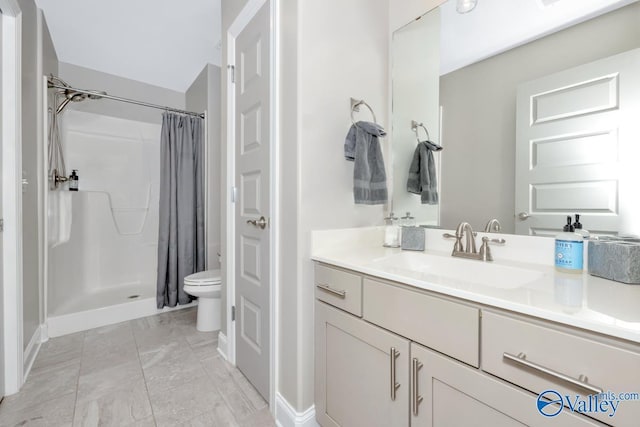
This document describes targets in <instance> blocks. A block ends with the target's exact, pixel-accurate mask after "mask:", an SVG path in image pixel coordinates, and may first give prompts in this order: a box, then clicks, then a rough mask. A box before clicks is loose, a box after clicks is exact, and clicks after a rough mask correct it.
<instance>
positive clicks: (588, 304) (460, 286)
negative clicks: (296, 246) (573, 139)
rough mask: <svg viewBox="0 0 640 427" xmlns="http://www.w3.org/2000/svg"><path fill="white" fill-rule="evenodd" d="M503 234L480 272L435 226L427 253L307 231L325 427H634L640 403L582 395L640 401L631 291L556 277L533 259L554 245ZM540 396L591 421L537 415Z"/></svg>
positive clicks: (552, 408) (585, 278)
mask: <svg viewBox="0 0 640 427" xmlns="http://www.w3.org/2000/svg"><path fill="white" fill-rule="evenodd" d="M505 237H506V238H507V239H508V243H507V244H509V240H510V241H511V247H510V248H506V247H504V248H497V249H496V250H495V252H494V257H495V259H496V261H495V262H493V263H486V262H482V261H475V260H465V259H452V257H451V256H450V251H449V252H447V248H448V247H449V246H451V242H449V241H446V240H445V239H443V238H442V231H441V230H428V231H427V242H428V245H427V250H426V251H425V252H424V253H410V252H402V251H400V250H398V249H387V248H382V247H381V246H380V244H379V241H380V242H381V239H382V231H381V230H380V229H360V230H340V231H336V232H331V231H326V232H316V233H314V245H313V250H312V258H313V259H314V261H315V262H316V264H315V280H314V286H315V296H316V302H315V357H316V359H315V404H316V419H317V421H318V422H319V423H320V424H321V425H322V426H365V425H366V426H409V425H413V426H442V425H450V426H471V425H476V426H511V425H521V424H524V425H543V424H544V425H562V426H593V425H605V424H608V425H615V426H637V425H638V420H640V401H638V400H636V401H623V402H620V403H619V404H618V406H617V407H616V411H615V414H614V413H613V408H612V407H611V405H610V404H609V403H603V402H602V400H601V401H600V403H598V405H599V406H598V407H597V410H598V412H595V406H594V405H595V403H594V401H593V400H591V401H590V400H589V397H588V396H589V395H592V394H595V393H599V392H601V391H602V392H609V391H611V392H614V393H616V394H617V393H620V392H634V393H638V392H640V310H638V307H640V287H633V286H629V285H624V284H620V283H615V282H611V281H607V280H603V279H599V278H596V277H592V276H589V275H587V274H586V273H585V274H583V275H576V276H574V275H567V274H561V273H556V272H555V271H554V269H553V267H552V266H551V265H550V264H551V262H549V263H546V264H545V262H544V260H545V259H546V255H544V254H542V256H540V257H539V258H536V256H534V255H531V253H534V252H536V253H538V255H540V252H541V251H542V252H544V251H545V250H546V246H549V250H552V249H551V242H552V240H551V239H544V238H531V237H522V236H505ZM525 239H530V240H529V241H527V240H525ZM527 255H529V256H528V258H527V259H528V260H533V261H537V263H535V262H534V263H531V262H527V263H523V262H521V261H519V260H518V259H519V257H522V256H527ZM547 255H548V258H549V260H550V261H551V259H552V252H551V253H549V254H547ZM547 390H553V391H555V392H557V393H558V394H559V395H560V396H569V397H570V402H571V404H572V405H573V404H577V405H583V406H580V407H581V408H582V412H587V411H589V413H586V414H585V413H579V412H580V411H578V410H577V409H576V411H571V410H570V409H569V408H567V407H565V408H564V409H563V410H560V406H559V405H556V404H551V405H548V406H545V407H544V408H542V409H541V410H542V412H544V413H545V414H547V415H552V414H555V413H557V412H559V413H558V414H557V415H556V416H553V417H548V416H544V415H542V414H541V413H540V412H539V410H538V406H539V405H538V400H539V399H538V396H539V394H540V393H542V392H545V391H547ZM555 392H551V393H545V394H544V397H547V398H551V399H553V398H554V396H557V395H556V394H555ZM581 400H582V401H584V402H583V403H580V401H581ZM604 400H607V399H604ZM576 402H577V403H576ZM589 402H591V408H589V407H588V406H584V405H588V404H589ZM543 403H544V401H543ZM564 403H565V406H567V402H564Z"/></svg>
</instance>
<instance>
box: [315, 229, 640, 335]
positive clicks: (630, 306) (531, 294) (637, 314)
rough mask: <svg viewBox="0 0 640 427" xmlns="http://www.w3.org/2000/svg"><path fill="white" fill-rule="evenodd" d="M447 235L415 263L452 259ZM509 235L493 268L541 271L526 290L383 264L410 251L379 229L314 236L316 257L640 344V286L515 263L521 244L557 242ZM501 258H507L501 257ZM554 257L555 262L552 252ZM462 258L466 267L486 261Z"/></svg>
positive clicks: (547, 245) (529, 246)
mask: <svg viewBox="0 0 640 427" xmlns="http://www.w3.org/2000/svg"><path fill="white" fill-rule="evenodd" d="M442 232H443V230H428V231H427V233H428V235H427V250H426V251H425V252H414V254H415V255H413V259H414V260H418V261H419V260H420V258H419V257H420V255H421V254H422V256H424V259H425V262H427V261H431V262H433V260H434V259H435V258H432V257H433V256H436V257H451V254H450V250H448V251H443V250H442V249H443V248H444V247H446V246H445V245H451V246H453V244H452V243H451V242H446V243H443V242H441V241H439V240H437V239H436V237H435V236H440V235H441V234H442ZM504 237H505V238H506V239H508V241H507V245H509V241H511V242H512V247H511V249H507V250H508V251H510V252H511V255H510V256H507V251H505V250H504V249H505V248H504V247H503V248H500V249H501V250H502V251H495V252H494V258H495V261H494V262H493V264H494V265H496V266H502V267H504V268H523V269H527V270H529V271H536V272H538V273H540V274H539V275H536V276H538V277H537V278H536V279H535V280H533V281H529V282H527V283H524V284H522V285H521V286H503V287H497V286H491V285H489V284H484V283H473V280H469V281H467V280H452V279H451V278H447V277H443V276H440V275H436V274H433V273H431V272H429V271H428V269H425V270H422V271H418V270H413V269H410V268H408V267H406V266H405V267H403V266H396V265H393V263H390V262H384V260H385V259H387V258H388V257H390V256H394V255H396V254H399V253H401V252H405V251H402V250H400V249H390V248H384V247H382V246H381V245H380V244H379V243H380V242H381V239H382V235H381V231H380V229H379V228H378V229H375V228H370V229H362V231H359V230H358V231H356V230H353V229H352V230H336V231H335V232H334V231H322V232H314V243H313V248H312V254H311V255H312V256H311V258H312V259H313V260H314V261H319V262H322V263H325V264H331V265H334V266H337V267H342V268H345V269H349V270H353V271H357V272H360V273H363V274H366V275H370V276H375V277H379V278H382V279H387V280H391V281H394V282H400V283H404V284H407V285H411V286H414V287H416V288H420V289H424V290H428V291H433V292H437V293H440V294H444V295H449V296H452V297H457V298H461V299H464V300H468V301H472V302H477V303H480V304H485V305H488V306H492V307H497V308H501V309H505V310H509V311H513V312H517V313H522V314H526V315H530V316H534V317H538V318H541V319H546V320H551V321H554V322H558V323H562V324H566V325H570V326H574V327H577V328H582V329H586V330H590V331H594V332H599V333H602V334H605V335H610V336H613V337H617V338H623V339H626V340H630V341H633V342H635V343H640V285H627V284H624V283H618V282H614V281H610V280H605V279H602V278H598V277H594V276H591V275H589V274H588V273H586V272H584V273H582V274H567V273H560V272H557V271H556V270H555V269H554V267H553V266H552V265H550V263H547V264H541V263H538V264H536V263H523V262H518V261H516V260H514V259H513V258H514V255H513V253H514V252H517V249H515V248H514V247H517V246H518V245H519V244H520V243H521V242H525V244H526V246H527V248H526V249H525V252H526V251H530V250H532V248H534V249H535V248H536V246H538V248H540V247H542V248H544V249H545V250H552V249H551V248H552V242H553V239H548V240H540V241H534V240H531V241H529V240H523V239H527V237H524V236H506V235H505V236H504ZM529 239H533V238H529ZM538 239H540V238H538ZM430 240H431V241H433V244H432V245H429V241H430ZM549 241H550V242H549ZM430 246H431V248H430ZM500 255H504V257H503V258H502V259H501V258H500ZM430 256H431V257H430ZM505 258H507V259H505ZM508 258H512V259H508ZM549 258H550V259H552V258H553V254H552V253H551V255H550V256H549ZM527 259H529V258H527ZM436 260H437V259H436ZM459 260H460V262H461V263H478V262H482V261H476V260H464V259H459ZM443 263H444V262H443ZM461 265H464V264H461ZM365 292H366V291H365Z"/></svg>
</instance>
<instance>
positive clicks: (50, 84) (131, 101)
mask: <svg viewBox="0 0 640 427" xmlns="http://www.w3.org/2000/svg"><path fill="white" fill-rule="evenodd" d="M47 86H48V87H49V88H56V89H66V90H71V91H74V92H78V93H86V94H87V95H96V96H99V97H100V98H105V99H111V100H113V101H121V102H128V103H129V104H136V105H141V106H143V107H149V108H157V109H158V110H165V111H171V112H174V113H181V114H188V115H190V116H197V117H200V118H202V119H204V113H196V112H194V111H186V110H180V109H178V108H172V107H167V106H162V105H157V104H151V103H149V102H142V101H137V100H135V99H129V98H122V97H120V96H113V95H109V94H107V93H103V92H98V91H95V90H87V89H77V88H75V87H68V86H64V85H61V84H56V83H53V82H51V81H49V80H47Z"/></svg>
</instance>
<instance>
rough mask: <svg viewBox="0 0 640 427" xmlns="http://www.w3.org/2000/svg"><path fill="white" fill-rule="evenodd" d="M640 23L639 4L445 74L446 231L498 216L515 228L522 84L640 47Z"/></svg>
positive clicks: (443, 213)
mask: <svg viewBox="0 0 640 427" xmlns="http://www.w3.org/2000/svg"><path fill="white" fill-rule="evenodd" d="M639 23H640V3H634V4H632V5H629V6H626V7H624V8H621V9H618V10H616V11H613V12H610V13H608V14H606V15H603V16H600V17H598V18H595V19H593V20H591V21H588V22H585V23H582V24H579V25H576V26H574V27H571V28H569V29H566V30H564V31H561V32H558V33H555V34H552V35H550V36H547V37H545V38H543V39H540V40H537V41H534V42H532V43H529V44H527V45H524V46H521V47H519V48H517V49H514V50H511V51H508V52H505V53H503V54H500V55H498V56H494V57H492V58H489V59H487V60H484V61H482V62H479V63H476V64H473V65H470V66H468V67H465V68H463V69H460V70H457V71H454V72H452V73H449V74H447V75H445V76H442V77H441V79H440V102H441V104H442V106H443V130H442V135H443V141H442V142H443V145H444V147H445V149H444V150H443V151H442V172H441V173H442V197H441V199H442V211H441V225H442V226H443V227H444V228H455V227H456V225H457V224H458V223H459V222H460V221H462V220H464V221H468V222H470V223H471V225H472V226H473V227H474V228H475V229H477V228H480V227H484V225H485V223H486V222H487V221H488V220H489V219H490V218H498V219H499V220H500V222H501V223H502V225H503V228H504V231H505V232H508V233H513V232H514V231H515V218H514V208H515V183H514V181H515V135H516V129H515V123H516V88H517V86H518V84H520V83H522V82H526V81H529V80H532V79H536V78H539V77H542V76H545V75H548V74H552V73H555V72H558V71H561V70H564V69H567V68H571V67H575V66H578V65H582V64H585V63H587V62H591V61H594V60H597V59H600V58H604V57H607V56H611V55H615V54H617V53H621V52H624V51H627V50H629V49H633V48H636V47H638V46H639V45H640V25H639Z"/></svg>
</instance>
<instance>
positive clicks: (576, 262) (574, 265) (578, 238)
mask: <svg viewBox="0 0 640 427" xmlns="http://www.w3.org/2000/svg"><path fill="white" fill-rule="evenodd" d="M562 231H563V232H562V233H560V234H558V235H557V236H556V252H555V266H556V270H558V271H560V272H563V273H582V268H583V255H584V238H583V237H582V235H580V234H577V233H574V228H573V225H571V217H570V216H568V217H567V224H566V225H565V226H564V228H563V229H562Z"/></svg>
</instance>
